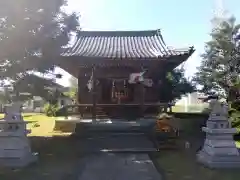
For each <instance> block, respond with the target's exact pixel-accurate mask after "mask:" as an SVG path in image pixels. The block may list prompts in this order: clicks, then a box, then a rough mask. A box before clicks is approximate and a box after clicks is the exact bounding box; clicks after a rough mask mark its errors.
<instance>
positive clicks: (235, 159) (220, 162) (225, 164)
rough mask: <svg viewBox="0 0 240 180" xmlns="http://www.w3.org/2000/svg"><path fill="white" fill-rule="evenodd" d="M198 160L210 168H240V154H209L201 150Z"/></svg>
mask: <svg viewBox="0 0 240 180" xmlns="http://www.w3.org/2000/svg"><path fill="white" fill-rule="evenodd" d="M197 161H198V162H200V163H202V164H204V165H205V166H207V167H209V168H222V169H227V168H240V156H237V155H227V154H226V155H209V154H208V153H206V152H205V151H203V150H201V151H200V152H199V153H198V154H197Z"/></svg>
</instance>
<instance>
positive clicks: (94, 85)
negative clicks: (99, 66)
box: [92, 66, 97, 123]
mask: <svg viewBox="0 0 240 180" xmlns="http://www.w3.org/2000/svg"><path fill="white" fill-rule="evenodd" d="M95 70H96V69H95V66H93V67H92V81H93V82H92V83H93V87H92V103H93V108H92V122H93V123H96V119H97V113H96V110H97V92H96V72H95Z"/></svg>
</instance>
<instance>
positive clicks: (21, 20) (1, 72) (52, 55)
mask: <svg viewBox="0 0 240 180" xmlns="http://www.w3.org/2000/svg"><path fill="white" fill-rule="evenodd" d="M65 5H66V0H51V1H49V0H41V1H36V0H18V1H15V0H8V1H1V2H0V65H1V66H0V79H9V80H12V81H13V82H16V81H17V80H19V79H22V78H24V77H25V76H28V75H29V72H40V73H49V72H52V71H53V70H54V68H55V65H56V64H57V63H56V61H57V57H59V55H60V54H61V52H62V51H63V50H64V47H65V46H66V45H68V42H69V40H70V37H71V34H72V33H73V32H77V31H78V29H79V28H78V27H79V21H78V15H77V14H76V13H66V12H65V11H64V6H65ZM54 78H55V76H53V79H54ZM32 86H36V87H37V88H35V89H36V90H39V91H42V90H43V89H42V88H41V87H43V86H41V85H40V82H39V81H34V82H32Z"/></svg>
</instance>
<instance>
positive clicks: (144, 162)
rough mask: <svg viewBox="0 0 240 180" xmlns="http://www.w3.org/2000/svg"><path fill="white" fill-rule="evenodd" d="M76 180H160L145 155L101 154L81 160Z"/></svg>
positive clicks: (159, 176)
mask: <svg viewBox="0 0 240 180" xmlns="http://www.w3.org/2000/svg"><path fill="white" fill-rule="evenodd" d="M80 164H81V165H79V171H78V172H80V173H79V175H78V180H123V179H131V180H161V179H162V176H161V175H160V174H159V172H158V171H157V169H156V168H155V167H154V165H153V163H152V161H151V160H150V158H149V157H148V155H147V154H113V153H101V154H96V155H92V156H88V157H86V158H85V159H83V160H81V162H80Z"/></svg>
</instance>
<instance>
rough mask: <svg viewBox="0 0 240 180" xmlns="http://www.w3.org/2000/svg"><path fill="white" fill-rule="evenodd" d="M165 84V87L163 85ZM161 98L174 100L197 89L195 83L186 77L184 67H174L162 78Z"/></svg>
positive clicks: (169, 100) (167, 100) (160, 86)
mask: <svg viewBox="0 0 240 180" xmlns="http://www.w3.org/2000/svg"><path fill="white" fill-rule="evenodd" d="M162 85H164V87H163V86H162ZM159 89H160V91H159V92H160V99H161V100H162V101H165V102H173V101H175V100H176V99H179V98H181V96H182V95H184V94H187V93H191V92H193V91H194V90H195V87H194V85H193V84H192V83H191V82H190V81H189V80H188V79H187V78H185V77H184V68H183V67H181V68H178V69H174V70H173V71H171V72H168V73H167V74H165V76H164V77H163V78H161V83H160V85H159Z"/></svg>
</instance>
